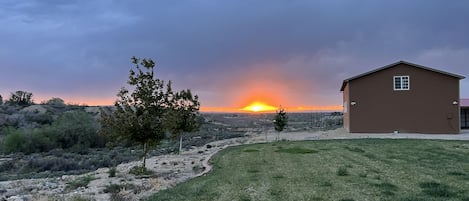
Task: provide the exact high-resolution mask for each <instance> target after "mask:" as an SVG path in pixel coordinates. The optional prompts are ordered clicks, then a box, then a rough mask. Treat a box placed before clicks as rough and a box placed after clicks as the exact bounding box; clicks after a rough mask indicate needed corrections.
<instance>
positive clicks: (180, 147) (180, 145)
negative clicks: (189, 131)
mask: <svg viewBox="0 0 469 201" xmlns="http://www.w3.org/2000/svg"><path fill="white" fill-rule="evenodd" d="M181 153H182V135H181V136H179V154H181Z"/></svg>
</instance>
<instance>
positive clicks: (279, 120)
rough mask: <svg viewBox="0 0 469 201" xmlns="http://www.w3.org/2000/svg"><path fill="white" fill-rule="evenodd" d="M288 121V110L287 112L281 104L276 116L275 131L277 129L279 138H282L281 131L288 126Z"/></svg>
mask: <svg viewBox="0 0 469 201" xmlns="http://www.w3.org/2000/svg"><path fill="white" fill-rule="evenodd" d="M287 123H288V116H287V112H285V109H284V108H283V107H282V106H280V108H279V110H277V112H276V114H275V118H274V126H275V131H277V140H279V139H280V132H282V131H283V129H284V128H285V126H287Z"/></svg>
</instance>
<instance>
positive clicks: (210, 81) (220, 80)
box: [0, 0, 469, 107]
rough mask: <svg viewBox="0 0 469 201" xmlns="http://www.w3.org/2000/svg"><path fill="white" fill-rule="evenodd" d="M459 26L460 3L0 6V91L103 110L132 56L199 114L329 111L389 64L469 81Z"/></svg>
mask: <svg viewBox="0 0 469 201" xmlns="http://www.w3.org/2000/svg"><path fill="white" fill-rule="evenodd" d="M468 19H469V1H464V0H452V1H447V0H441V1H432V0H412V1H408V0H392V1H376V0H360V1H352V0H343V1H340V0H324V1H320V0H314V1H313V0H242V1H240V0H216V1H215V0H206V1H205V0H193V1H190V0H181V1H156V0H155V1H152V0H147V1H143V0H140V1H139V0H135V1H134V0H133V1H130V0H128V1H123V0H89V1H88V0H1V1H0V27H1V29H0V94H1V95H3V97H4V98H7V97H8V96H9V94H10V92H12V91H16V90H25V91H30V92H33V94H34V98H35V100H36V102H39V101H40V100H43V99H49V98H51V97H61V98H63V99H65V100H66V102H73V103H87V104H90V105H94V104H112V103H113V101H114V100H115V97H116V96H115V95H116V93H117V91H118V90H119V89H120V88H121V87H122V86H125V82H126V80H127V76H128V71H129V69H130V67H131V66H132V65H131V63H130V58H131V57H132V56H137V57H146V58H152V59H154V60H155V61H156V63H157V74H158V76H159V77H160V78H162V79H165V80H169V79H170V80H172V81H173V83H174V84H175V88H177V89H183V88H191V89H192V90H193V91H194V92H195V93H196V94H198V95H199V96H200V99H201V103H202V105H203V106H205V107H242V106H244V105H246V104H248V103H249V102H251V101H255V100H258V101H264V102H268V103H269V104H272V105H278V104H283V105H286V106H324V107H326V106H336V105H341V102H342V94H341V93H340V92H339V88H340V85H341V82H342V80H343V79H346V78H348V77H351V76H354V75H356V74H360V73H362V72H365V71H368V70H371V69H374V68H377V67H381V66H384V65H387V64H390V63H393V62H396V61H399V60H406V61H409V62H413V63H418V64H421V65H425V66H429V67H433V68H438V69H441V70H445V71H449V72H451V73H456V74H460V75H463V76H468V75H469V37H468V36H469V23H468ZM461 96H462V97H467V98H469V79H466V80H462V81H461Z"/></svg>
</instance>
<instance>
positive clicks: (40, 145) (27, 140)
mask: <svg viewBox="0 0 469 201" xmlns="http://www.w3.org/2000/svg"><path fill="white" fill-rule="evenodd" d="M4 133H5V134H6V136H5V139H4V140H3V142H2V145H3V150H2V151H3V152H5V153H13V152H22V153H25V154H30V153H35V152H44V151H49V150H50V149H52V148H53V147H54V139H51V136H50V133H48V130H47V129H12V128H8V129H5V130H4Z"/></svg>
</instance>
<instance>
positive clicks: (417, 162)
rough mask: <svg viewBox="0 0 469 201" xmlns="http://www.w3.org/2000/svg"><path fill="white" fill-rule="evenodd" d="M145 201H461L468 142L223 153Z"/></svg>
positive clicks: (291, 145)
mask: <svg viewBox="0 0 469 201" xmlns="http://www.w3.org/2000/svg"><path fill="white" fill-rule="evenodd" d="M212 163H213V165H214V169H213V171H212V172H211V173H209V174H208V175H207V176H205V177H199V178H195V179H192V180H190V181H188V182H185V183H181V184H179V185H177V186H176V187H174V188H171V189H168V190H164V191H161V192H158V193H156V194H154V195H153V196H152V197H151V198H150V200H194V201H201V200H210V201H212V200H226V201H232V200H239V201H248V200H269V201H270V200H279V201H290V200H318V201H319V200H324V201H329V200H331V201H352V200H355V201H362V200H390V201H391V200H392V201H431V200H442V201H443V200H445V201H446V200H458V201H469V142H465V141H437V140H380V139H365V140H327V141H302V142H279V143H269V144H254V145H243V146H236V147H231V148H228V149H225V150H222V151H221V152H220V153H218V154H216V155H215V156H214V158H213V159H212Z"/></svg>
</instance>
